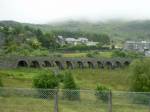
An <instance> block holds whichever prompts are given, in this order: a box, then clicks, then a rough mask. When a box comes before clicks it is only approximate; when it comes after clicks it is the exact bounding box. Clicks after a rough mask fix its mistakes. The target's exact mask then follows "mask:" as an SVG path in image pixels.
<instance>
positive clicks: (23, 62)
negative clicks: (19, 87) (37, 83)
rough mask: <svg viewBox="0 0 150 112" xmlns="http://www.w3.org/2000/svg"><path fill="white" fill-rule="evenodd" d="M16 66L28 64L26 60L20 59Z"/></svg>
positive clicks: (26, 65)
mask: <svg viewBox="0 0 150 112" xmlns="http://www.w3.org/2000/svg"><path fill="white" fill-rule="evenodd" d="M17 67H28V64H27V62H26V61H24V60H21V61H19V62H18V64H17Z"/></svg>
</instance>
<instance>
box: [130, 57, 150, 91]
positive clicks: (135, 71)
mask: <svg viewBox="0 0 150 112" xmlns="http://www.w3.org/2000/svg"><path fill="white" fill-rule="evenodd" d="M149 67H150V59H141V60H135V61H134V62H133V63H132V65H131V69H132V77H131V90H132V91H137V92H150V69H149Z"/></svg>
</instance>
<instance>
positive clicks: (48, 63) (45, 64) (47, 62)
mask: <svg viewBox="0 0 150 112" xmlns="http://www.w3.org/2000/svg"><path fill="white" fill-rule="evenodd" d="M44 67H52V64H51V63H50V62H49V61H47V60H45V61H44Z"/></svg>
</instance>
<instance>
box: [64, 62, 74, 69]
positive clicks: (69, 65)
mask: <svg viewBox="0 0 150 112" xmlns="http://www.w3.org/2000/svg"><path fill="white" fill-rule="evenodd" d="M66 65H67V69H73V65H72V63H71V61H66Z"/></svg>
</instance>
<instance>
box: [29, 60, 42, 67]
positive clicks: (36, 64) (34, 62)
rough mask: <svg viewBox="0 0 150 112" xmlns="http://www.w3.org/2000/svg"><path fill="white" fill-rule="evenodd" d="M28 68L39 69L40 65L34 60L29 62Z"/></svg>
mask: <svg viewBox="0 0 150 112" xmlns="http://www.w3.org/2000/svg"><path fill="white" fill-rule="evenodd" d="M30 67H33V68H39V67H40V63H39V62H38V61H36V60H34V61H31V65H30Z"/></svg>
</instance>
